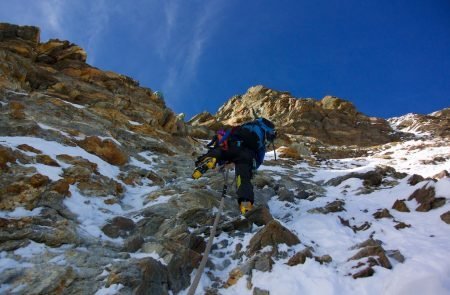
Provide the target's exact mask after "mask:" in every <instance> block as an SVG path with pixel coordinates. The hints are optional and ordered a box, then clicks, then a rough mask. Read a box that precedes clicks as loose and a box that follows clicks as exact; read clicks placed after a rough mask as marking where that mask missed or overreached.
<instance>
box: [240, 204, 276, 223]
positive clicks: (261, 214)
mask: <svg viewBox="0 0 450 295" xmlns="http://www.w3.org/2000/svg"><path fill="white" fill-rule="evenodd" d="M245 218H246V219H248V220H249V221H250V222H252V223H254V224H256V225H257V226H262V225H266V224H267V223H269V222H270V221H271V220H273V217H272V214H270V209H269V208H268V207H266V206H258V207H255V208H253V209H252V210H251V211H249V212H247V213H246V214H245Z"/></svg>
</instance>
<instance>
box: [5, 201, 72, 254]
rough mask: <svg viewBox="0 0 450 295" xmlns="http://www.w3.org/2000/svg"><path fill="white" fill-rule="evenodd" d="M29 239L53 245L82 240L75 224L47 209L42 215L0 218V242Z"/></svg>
mask: <svg viewBox="0 0 450 295" xmlns="http://www.w3.org/2000/svg"><path fill="white" fill-rule="evenodd" d="M20 239H29V240H33V241H35V242H38V243H44V244H46V245H48V246H51V247H58V246H61V245H63V244H76V243H78V242H79V241H80V238H79V236H78V234H77V230H76V227H75V224H73V222H70V221H68V220H67V219H64V218H62V217H61V216H60V215H59V214H58V213H57V212H56V211H54V210H51V209H47V211H45V212H43V213H42V214H41V216H34V217H22V218H15V219H7V218H0V242H4V241H9V240H20Z"/></svg>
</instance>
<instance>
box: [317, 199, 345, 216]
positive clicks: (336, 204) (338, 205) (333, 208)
mask: <svg viewBox="0 0 450 295" xmlns="http://www.w3.org/2000/svg"><path fill="white" fill-rule="evenodd" d="M344 205H345V202H344V201H342V200H336V201H333V202H331V203H329V204H327V205H326V206H325V207H318V208H314V209H310V210H308V213H322V214H328V213H335V212H342V211H345V208H344Z"/></svg>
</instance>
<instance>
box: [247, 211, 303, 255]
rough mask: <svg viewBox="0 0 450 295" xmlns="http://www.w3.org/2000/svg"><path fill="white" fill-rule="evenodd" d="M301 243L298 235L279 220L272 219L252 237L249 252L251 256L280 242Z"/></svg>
mask: <svg viewBox="0 0 450 295" xmlns="http://www.w3.org/2000/svg"><path fill="white" fill-rule="evenodd" d="M299 243H300V240H299V238H298V237H297V236H296V235H294V234H293V233H292V232H290V231H289V230H288V229H287V228H285V227H284V226H282V225H281V224H280V223H279V222H278V221H276V220H272V221H270V222H269V223H267V224H266V226H265V227H264V228H262V229H261V230H259V231H258V232H257V233H256V234H255V235H254V236H253V237H252V239H251V240H250V244H249V248H248V251H247V253H248V255H249V256H251V255H253V254H255V253H256V252H257V251H258V250H260V249H262V248H264V247H266V246H273V247H276V246H277V245H278V244H287V245H288V246H292V245H296V244H299Z"/></svg>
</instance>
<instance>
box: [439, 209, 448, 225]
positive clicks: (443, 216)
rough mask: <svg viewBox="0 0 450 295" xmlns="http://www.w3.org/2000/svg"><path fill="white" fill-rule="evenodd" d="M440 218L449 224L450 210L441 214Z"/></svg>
mask: <svg viewBox="0 0 450 295" xmlns="http://www.w3.org/2000/svg"><path fill="white" fill-rule="evenodd" d="M441 219H442V221H443V222H445V223H447V224H450V211H447V212H445V213H444V214H442V215H441Z"/></svg>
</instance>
